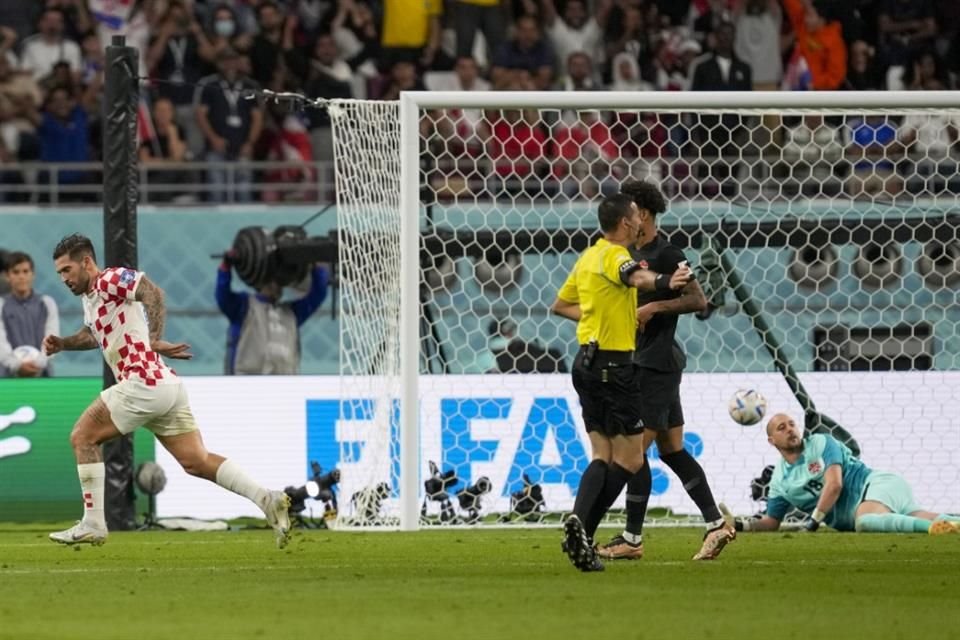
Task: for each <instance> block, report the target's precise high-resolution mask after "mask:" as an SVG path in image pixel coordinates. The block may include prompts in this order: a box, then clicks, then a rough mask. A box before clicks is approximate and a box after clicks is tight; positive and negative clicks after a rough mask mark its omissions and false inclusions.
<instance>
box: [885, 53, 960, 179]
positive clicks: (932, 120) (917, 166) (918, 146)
mask: <svg viewBox="0 0 960 640" xmlns="http://www.w3.org/2000/svg"><path fill="white" fill-rule="evenodd" d="M917 75H924V76H925V78H924V80H922V81H921V83H920V85H919V86H918V87H917V88H919V89H921V90H925V91H938V90H942V89H943V88H944V85H943V83H942V82H941V80H940V79H939V78H938V77H937V73H936V71H935V69H932V68H930V69H927V70H926V72H924V71H923V70H920V69H918V70H917ZM899 136H900V143H901V144H902V145H903V147H904V150H905V153H906V155H907V161H905V162H904V174H905V175H907V176H913V175H914V174H915V175H916V176H917V177H919V178H920V179H921V181H920V182H915V181H910V180H908V184H907V187H908V189H909V190H910V191H911V192H919V191H921V190H922V191H924V192H925V195H933V194H935V193H937V192H938V191H940V190H942V188H943V187H944V186H945V185H946V180H945V178H946V177H947V176H950V175H953V174H955V173H956V170H957V162H956V161H955V160H954V159H953V157H952V154H951V151H952V150H953V149H954V148H955V147H956V145H957V140H958V138H960V118H958V117H957V116H956V115H952V114H947V113H943V112H927V113H910V114H907V115H906V116H904V119H903V122H902V123H901V125H900V128H899Z"/></svg>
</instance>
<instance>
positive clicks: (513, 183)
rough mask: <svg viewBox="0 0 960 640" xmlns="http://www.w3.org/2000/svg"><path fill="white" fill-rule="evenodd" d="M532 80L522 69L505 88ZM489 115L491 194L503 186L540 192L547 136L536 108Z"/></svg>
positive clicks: (508, 189) (522, 85)
mask: <svg viewBox="0 0 960 640" xmlns="http://www.w3.org/2000/svg"><path fill="white" fill-rule="evenodd" d="M531 84H532V80H531V79H530V78H529V74H526V72H521V74H520V75H518V76H517V78H516V79H515V81H514V82H513V83H511V84H509V85H507V89H509V90H514V91H516V90H523V89H524V88H525V86H531ZM492 117H493V126H492V134H493V135H492V136H491V137H490V141H489V143H488V148H489V151H488V152H489V155H490V159H491V160H492V161H493V166H494V175H493V177H492V179H491V181H490V190H491V191H492V192H493V193H494V195H499V194H501V193H502V192H503V191H504V190H505V191H506V192H507V193H518V192H523V191H526V192H528V193H531V194H542V193H543V191H544V183H543V181H542V180H541V179H540V177H539V176H540V175H542V174H543V173H544V172H545V171H546V169H547V158H546V151H547V136H546V134H545V133H544V131H543V129H542V127H541V126H540V123H539V114H538V112H537V111H536V110H535V109H526V110H523V111H520V110H517V109H505V110H504V111H503V112H502V115H500V116H499V117H497V116H496V115H493V116H492ZM489 118H490V116H489V115H488V119H489Z"/></svg>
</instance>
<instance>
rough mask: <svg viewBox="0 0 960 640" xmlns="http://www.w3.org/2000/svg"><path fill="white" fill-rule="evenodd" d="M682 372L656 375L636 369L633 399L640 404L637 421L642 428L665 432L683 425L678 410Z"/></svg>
mask: <svg viewBox="0 0 960 640" xmlns="http://www.w3.org/2000/svg"><path fill="white" fill-rule="evenodd" d="M682 375H683V372H682V371H657V370H656V369H649V368H647V367H637V369H636V374H635V375H634V380H635V382H636V384H637V390H636V396H637V397H638V398H639V401H640V419H641V420H643V426H644V428H646V429H651V430H653V431H666V430H667V429H669V428H671V427H679V426H682V425H683V408H682V407H681V406H680V378H681V377H682Z"/></svg>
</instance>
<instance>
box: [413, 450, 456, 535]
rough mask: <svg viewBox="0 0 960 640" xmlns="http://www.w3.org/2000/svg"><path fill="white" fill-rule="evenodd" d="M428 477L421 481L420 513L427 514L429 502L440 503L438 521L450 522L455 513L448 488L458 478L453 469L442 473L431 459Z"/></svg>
mask: <svg viewBox="0 0 960 640" xmlns="http://www.w3.org/2000/svg"><path fill="white" fill-rule="evenodd" d="M429 466H430V477H429V478H427V479H426V480H425V481H424V483H423V490H424V495H423V505H421V507H420V515H421V516H423V517H425V516H426V515H427V506H428V505H429V503H430V502H439V503H440V522H452V521H453V519H454V518H456V516H457V514H456V513H455V512H454V510H453V503H452V502H451V501H450V494H449V493H448V490H449V489H450V487H452V486H453V485H455V484H457V483H458V482H459V481H460V480H459V478H457V472H456V471H454V470H453V469H447V470H446V471H444V472H443V473H441V472H440V468H439V467H437V463H436V462H434V461H433V460H430V461H429Z"/></svg>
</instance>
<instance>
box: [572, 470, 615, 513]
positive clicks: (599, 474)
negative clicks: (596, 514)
mask: <svg viewBox="0 0 960 640" xmlns="http://www.w3.org/2000/svg"><path fill="white" fill-rule="evenodd" d="M608 468H609V467H608V466H607V463H606V462H604V461H603V460H594V461H593V462H591V463H590V464H589V466H587V470H586V471H584V472H583V475H582V476H581V477H580V486H579V487H577V498H576V500H574V502H573V513H574V515H576V516H577V517H578V518H580V522H582V523H584V525H586V523H587V521H588V520H590V513H591V512H592V511H593V509H594V506H595V505H596V503H597V502H598V500H599V498H600V494H602V493H603V486H604V484H605V483H606V481H607V470H608Z"/></svg>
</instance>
